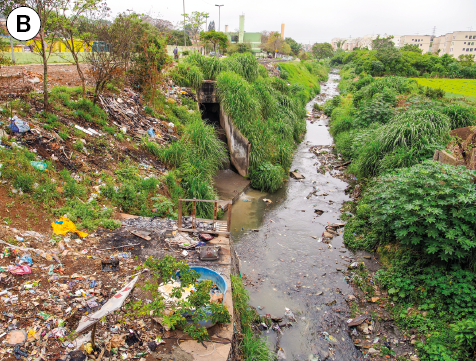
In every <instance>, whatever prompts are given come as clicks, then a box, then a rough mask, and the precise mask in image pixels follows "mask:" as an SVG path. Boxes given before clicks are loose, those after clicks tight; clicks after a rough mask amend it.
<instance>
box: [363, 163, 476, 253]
mask: <svg viewBox="0 0 476 361" xmlns="http://www.w3.org/2000/svg"><path fill="white" fill-rule="evenodd" d="M475 176H476V172H474V171H468V170H466V169H465V168H464V167H454V166H450V165H446V164H441V163H439V162H433V161H431V160H430V161H425V162H423V163H422V164H418V165H415V166H413V167H411V168H408V169H407V168H402V169H400V170H398V171H396V172H395V173H394V174H389V175H386V176H383V177H381V179H379V181H378V183H377V184H376V185H375V186H374V187H373V188H372V189H371V191H370V192H369V201H368V204H369V206H370V207H371V208H372V216H371V218H370V221H371V223H372V225H373V227H374V229H375V230H376V232H377V233H378V234H379V237H380V239H381V240H386V241H391V240H398V241H399V243H400V244H402V245H404V246H406V247H409V248H413V249H415V250H416V251H419V252H424V253H426V254H429V255H435V256H437V257H438V258H440V259H441V260H443V261H451V260H462V259H465V258H468V257H469V256H470V255H471V252H472V251H473V250H474V249H475V247H476V233H475V232H474V229H476V218H475V217H474V215H475V214H476V189H475V187H474V185H473V184H472V183H471V180H472V179H473V178H474V177H475ZM389 185H391V186H389Z"/></svg>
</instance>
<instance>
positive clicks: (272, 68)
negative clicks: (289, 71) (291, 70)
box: [260, 61, 279, 77]
mask: <svg viewBox="0 0 476 361" xmlns="http://www.w3.org/2000/svg"><path fill="white" fill-rule="evenodd" d="M260 64H261V65H263V66H264V67H265V68H266V70H267V71H268V74H269V76H271V77H273V76H277V77H279V69H278V67H277V66H276V63H272V62H269V61H260Z"/></svg>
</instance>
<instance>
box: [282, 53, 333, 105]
mask: <svg viewBox="0 0 476 361" xmlns="http://www.w3.org/2000/svg"><path fill="white" fill-rule="evenodd" d="M305 64H306V62H298V61H293V62H289V63H280V64H279V68H280V69H282V70H285V71H286V74H287V76H286V78H285V80H286V81H288V82H289V83H290V84H296V83H297V84H301V85H303V89H304V92H305V93H306V95H307V100H311V99H312V98H313V97H314V96H315V95H316V94H319V92H320V91H321V86H320V85H319V81H324V80H326V79H327V74H326V72H325V71H323V72H319V73H316V74H312V73H311V72H310V71H309V69H311V70H312V69H313V68H312V67H306V66H305ZM282 70H281V71H282Z"/></svg>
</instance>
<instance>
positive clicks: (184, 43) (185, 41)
mask: <svg viewBox="0 0 476 361" xmlns="http://www.w3.org/2000/svg"><path fill="white" fill-rule="evenodd" d="M183 46H187V37H186V36H185V0H183Z"/></svg>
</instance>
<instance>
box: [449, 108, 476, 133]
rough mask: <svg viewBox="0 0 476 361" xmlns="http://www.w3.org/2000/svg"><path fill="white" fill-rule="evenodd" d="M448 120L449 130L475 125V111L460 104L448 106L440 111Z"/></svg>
mask: <svg viewBox="0 0 476 361" xmlns="http://www.w3.org/2000/svg"><path fill="white" fill-rule="evenodd" d="M440 111H441V112H442V113H443V114H446V115H447V116H448V117H449V118H450V122H451V126H450V127H451V129H458V128H463V127H470V126H473V125H476V109H475V108H474V107H469V106H464V105H460V104H450V105H447V106H445V107H442V109H441V110H440Z"/></svg>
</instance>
